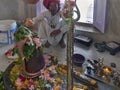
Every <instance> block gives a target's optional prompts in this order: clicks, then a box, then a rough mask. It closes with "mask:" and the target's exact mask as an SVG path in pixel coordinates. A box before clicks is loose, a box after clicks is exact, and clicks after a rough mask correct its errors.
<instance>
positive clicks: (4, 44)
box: [0, 0, 120, 90]
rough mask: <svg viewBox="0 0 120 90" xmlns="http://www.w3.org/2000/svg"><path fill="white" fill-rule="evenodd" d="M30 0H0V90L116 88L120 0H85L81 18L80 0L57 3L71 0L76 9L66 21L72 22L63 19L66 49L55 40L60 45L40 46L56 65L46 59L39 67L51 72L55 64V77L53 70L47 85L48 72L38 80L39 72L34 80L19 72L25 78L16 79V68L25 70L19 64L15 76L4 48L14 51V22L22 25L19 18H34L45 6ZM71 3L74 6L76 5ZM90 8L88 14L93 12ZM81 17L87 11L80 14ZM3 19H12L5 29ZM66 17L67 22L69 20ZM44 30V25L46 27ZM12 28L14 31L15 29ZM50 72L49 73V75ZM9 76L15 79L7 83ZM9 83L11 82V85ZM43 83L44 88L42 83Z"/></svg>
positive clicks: (119, 72)
mask: <svg viewBox="0 0 120 90" xmlns="http://www.w3.org/2000/svg"><path fill="white" fill-rule="evenodd" d="M29 1H30V2H29ZM31 1H32V0H13V1H12V2H11V1H9V0H4V1H3V0H1V3H0V90H70V89H71V90H120V27H119V24H120V18H119V14H120V8H119V7H120V6H119V4H120V1H119V0H116V1H113V0H109V1H108V0H100V1H97V2H95V1H96V0H91V2H92V4H91V3H90V6H89V5H88V6H87V5H84V4H83V6H87V9H88V11H87V12H86V13H87V16H86V17H87V18H86V17H85V18H84V16H82V13H81V11H79V10H83V11H82V12H84V7H82V8H83V9H80V8H81V7H80V5H81V4H80V5H79V3H81V2H82V1H81V0H80V1H79V0H61V2H62V3H61V4H60V5H61V7H62V8H64V4H65V2H64V1H66V2H67V1H68V2H69V1H70V2H69V3H71V2H72V3H75V2H76V4H71V7H75V10H77V11H76V16H75V17H77V19H76V20H75V19H74V18H75V17H74V18H73V17H70V18H72V19H71V20H73V22H69V21H68V22H67V25H68V26H69V31H68V32H69V33H67V34H65V35H64V42H65V45H66V47H65V48H62V46H61V45H60V42H59V44H57V45H53V46H52V44H51V45H50V46H49V47H44V49H43V55H44V54H48V57H46V58H47V59H48V58H49V55H50V57H53V58H56V59H55V60H57V63H56V62H54V61H53V62H52V61H51V62H52V64H50V65H48V66H47V63H48V61H45V67H44V68H42V69H43V70H44V69H46V72H48V71H49V72H52V70H53V69H52V68H53V67H55V70H56V72H57V74H56V73H54V74H55V75H56V76H55V75H53V72H52V75H53V76H55V77H54V79H53V77H52V79H53V82H52V84H51V83H49V81H48V82H47V80H46V78H47V76H46V77H43V78H44V79H45V80H44V81H42V80H41V77H42V74H41V73H42V70H41V71H39V72H40V75H39V76H38V77H37V79H36V78H30V77H27V75H33V76H34V73H32V74H31V73H30V74H29V73H27V74H26V76H24V75H23V77H25V80H28V81H26V82H24V83H23V82H22V80H23V79H21V78H20V76H22V74H21V72H22V70H23V69H25V68H22V67H21V68H22V69H19V70H18V71H19V75H18V73H17V74H13V73H16V72H17V71H15V72H12V68H13V67H15V65H17V64H15V65H13V66H12V67H10V66H11V65H12V64H14V62H15V63H16V61H15V59H16V57H14V56H13V57H12V56H11V55H9V56H8V55H7V54H6V52H7V53H9V51H8V50H10V49H13V48H14V47H15V45H16V41H15V36H14V35H15V34H14V33H15V32H16V31H17V30H18V26H20V25H22V23H21V22H23V21H24V20H26V18H33V17H35V16H38V15H39V14H41V13H42V12H44V11H45V10H46V9H45V7H44V5H46V3H45V4H44V5H43V3H42V2H43V1H44V0H33V2H31ZM34 1H36V2H34ZM46 1H48V2H49V1H50V0H46ZM52 1H59V0H51V2H52ZM93 2H94V3H93ZM57 3H58V2H57ZM103 3H104V4H103ZM87 4H88V3H87ZM93 4H94V5H93ZM72 5H73V6H72ZM74 5H75V6H74ZM91 5H92V6H91ZM97 5H98V6H97ZM68 6H69V5H68ZM76 6H78V7H77V9H76ZM93 6H94V7H93ZM91 7H92V10H91ZM63 10H64V9H63ZM65 10H66V8H65ZM93 10H94V12H93ZM97 10H99V11H97ZM90 11H91V12H92V14H91V12H90ZM101 13H102V14H101ZM84 15H86V14H85V13H84ZM91 15H92V16H91ZM80 18H82V21H80V20H81V19H80ZM7 20H8V21H10V20H13V21H14V22H13V23H12V24H11V25H9V26H10V28H9V29H8V27H7V25H8V23H7V22H6V21H7ZM65 20H68V18H67V19H65ZM89 20H90V21H89ZM4 21H5V23H4ZM83 21H84V22H83ZM24 22H25V21H24ZM51 23H52V21H51ZM68 23H69V24H68ZM14 24H15V25H16V26H15V27H14ZM12 25H13V27H12ZM65 25H66V24H65ZM44 26H46V25H44ZM11 27H12V28H11ZM26 27H27V26H26ZM51 27H52V25H51ZM27 28H28V27H27ZM45 28H47V26H46V27H45ZM13 29H15V31H14V30H13ZM30 29H31V28H30ZM38 31H39V27H38V25H36V28H35V30H34V32H35V33H37V34H39V32H38ZM18 37H19V36H18ZM54 39H55V38H54ZM40 40H41V43H42V44H43V45H45V44H46V40H44V39H40ZM61 40H62V39H61ZM51 41H52V40H51ZM36 45H37V44H36ZM29 50H31V49H29ZM17 54H18V53H17ZM34 55H35V54H34ZM74 55H76V57H73V56H74ZM77 55H78V56H77ZM79 55H80V56H79ZM33 57H34V56H33ZM20 58H21V57H19V59H20ZM17 59H18V57H17ZM44 59H45V57H44ZM48 60H50V59H48ZM53 60H54V59H53ZM74 60H76V61H74ZM82 60H83V61H82ZM26 62H27V61H26ZM26 62H25V63H26ZM53 63H54V64H53ZM23 64H24V63H23V62H22V64H19V65H20V66H21V65H23ZM25 65H26V64H25ZM32 65H33V66H34V64H31V66H32ZM18 67H19V66H18ZM36 67H37V66H36ZM64 67H65V68H64ZM38 68H39V67H38ZM33 69H34V68H33ZM57 69H63V70H61V72H60V70H57ZM47 70H48V71H47ZM50 70H51V71H50ZM44 73H45V72H44ZM61 73H62V74H61ZM14 75H16V76H14ZM45 75H48V73H47V74H46V73H45V74H44V75H43V76H45ZM49 76H50V75H48V77H49ZM11 77H12V79H14V81H12V79H11ZM23 77H22V78H23ZM43 78H42V79H43ZM56 78H57V79H56ZM18 79H21V81H20V82H19V83H22V85H21V84H19V83H18V81H17V80H18ZM32 79H33V80H32ZM38 79H39V80H38ZM49 79H50V78H49ZM58 79H60V80H58ZM30 80H32V81H30ZM34 80H36V83H37V84H36V83H35V81H34ZM37 80H38V81H37ZM40 80H41V81H40ZM55 80H56V81H55ZM57 80H58V81H57ZM23 81H24V80H23ZM7 82H8V83H7ZM28 82H30V83H31V82H32V84H30V86H27V84H28ZM41 82H42V84H41ZM11 83H12V84H11ZM26 83H27V84H26ZM56 83H57V84H56ZM61 83H62V84H61ZM13 84H15V86H14V85H13ZM43 84H44V86H42V85H43ZM63 84H65V85H63ZM25 85H26V86H25ZM37 85H38V86H37ZM71 85H72V86H71ZM9 87H10V89H9ZM26 87H27V88H26ZM41 87H47V88H44V89H41ZM48 87H50V88H48ZM30 88H32V89H30Z"/></svg>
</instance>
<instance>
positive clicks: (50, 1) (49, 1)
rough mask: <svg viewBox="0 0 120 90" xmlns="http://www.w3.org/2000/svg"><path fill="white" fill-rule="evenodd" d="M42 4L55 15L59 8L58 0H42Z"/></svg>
mask: <svg viewBox="0 0 120 90" xmlns="http://www.w3.org/2000/svg"><path fill="white" fill-rule="evenodd" d="M43 4H44V6H45V7H46V8H47V9H48V10H49V11H50V12H51V14H52V15H55V14H56V13H57V12H58V11H59V10H60V0H44V1H43Z"/></svg>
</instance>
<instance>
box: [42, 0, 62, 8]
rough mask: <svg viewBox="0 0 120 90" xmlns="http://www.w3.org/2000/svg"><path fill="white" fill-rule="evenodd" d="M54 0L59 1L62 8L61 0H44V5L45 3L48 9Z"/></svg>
mask: <svg viewBox="0 0 120 90" xmlns="http://www.w3.org/2000/svg"><path fill="white" fill-rule="evenodd" d="M52 2H56V3H58V5H59V9H60V0H44V1H43V5H44V6H45V7H46V8H47V9H49V4H50V3H52Z"/></svg>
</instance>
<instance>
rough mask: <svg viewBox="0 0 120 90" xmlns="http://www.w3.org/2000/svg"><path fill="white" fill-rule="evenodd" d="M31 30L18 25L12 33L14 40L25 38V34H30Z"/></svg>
mask: <svg viewBox="0 0 120 90" xmlns="http://www.w3.org/2000/svg"><path fill="white" fill-rule="evenodd" d="M31 33H32V32H31V30H30V29H28V28H27V27H25V26H20V27H19V28H18V29H17V31H16V32H15V33H14V40H15V41H16V42H17V41H20V40H23V39H24V38H25V35H29V34H31Z"/></svg>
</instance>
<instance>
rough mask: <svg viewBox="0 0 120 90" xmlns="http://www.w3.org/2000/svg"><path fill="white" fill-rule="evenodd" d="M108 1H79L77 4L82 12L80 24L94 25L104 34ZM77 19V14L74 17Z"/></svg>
mask: <svg viewBox="0 0 120 90" xmlns="http://www.w3.org/2000/svg"><path fill="white" fill-rule="evenodd" d="M106 1H107V0H77V1H76V4H77V6H78V8H79V10H80V14H81V17H80V20H78V22H82V23H89V24H93V26H95V27H96V28H97V29H98V30H100V31H101V32H103V33H104V30H105V16H106ZM73 17H74V18H75V17H76V14H74V16H73Z"/></svg>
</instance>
